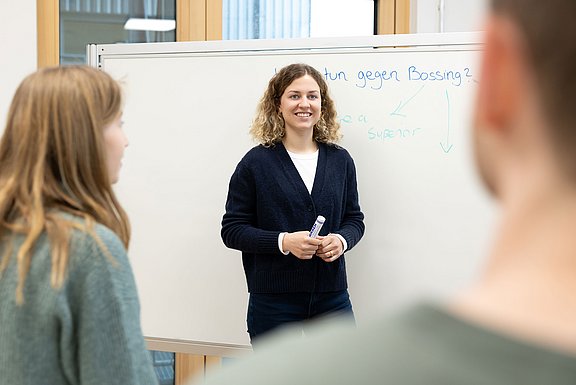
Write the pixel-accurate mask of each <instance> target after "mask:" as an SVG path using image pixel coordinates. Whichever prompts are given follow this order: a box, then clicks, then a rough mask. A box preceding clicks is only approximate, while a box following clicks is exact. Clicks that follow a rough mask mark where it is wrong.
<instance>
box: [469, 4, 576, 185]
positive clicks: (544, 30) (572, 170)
mask: <svg viewBox="0 0 576 385" xmlns="http://www.w3.org/2000/svg"><path fill="white" fill-rule="evenodd" d="M491 3H492V12H491V15H490V17H489V19H488V23H487V26H486V45H485V51H484V55H483V63H482V67H483V69H482V79H481V81H480V90H479V94H478V96H479V97H478V104H477V111H476V115H477V116H476V126H477V129H476V142H475V144H476V146H477V159H478V163H479V166H480V171H481V173H482V175H483V177H484V179H485V181H486V182H487V184H488V186H489V187H490V189H491V190H493V191H494V190H497V189H498V186H496V184H497V182H496V177H495V169H496V168H495V162H496V160H495V159H496V158H498V157H499V156H500V154H499V153H498V151H497V150H498V147H497V146H494V145H493V141H492V140H491V139H490V135H483V134H482V133H483V132H484V133H485V132H486V130H483V128H486V127H491V129H492V132H495V133H496V132H500V133H502V132H506V133H507V134H510V133H511V132H512V131H511V130H510V127H512V126H514V125H516V126H521V125H524V126H532V125H537V124H540V125H541V126H542V127H544V129H543V130H541V132H539V133H538V135H541V137H539V138H537V139H538V140H533V142H534V143H536V142H539V143H540V145H541V147H542V146H550V150H549V153H550V154H552V157H553V158H555V159H554V162H555V167H556V168H558V170H559V171H560V172H562V173H563V174H564V175H565V177H566V178H568V179H570V180H572V181H576V156H574V151H575V150H576V108H575V107H574V106H575V105H576V71H575V70H574V68H576V40H575V39H574V37H575V36H576V23H575V22H574V20H575V18H576V1H574V0H548V1H541V0H491ZM517 131H520V130H517ZM527 131H528V130H525V132H527ZM525 132H523V133H522V135H520V136H524V137H525V136H526V135H525ZM510 136H511V137H513V135H512V134H510ZM520 136H519V137H520ZM493 137H494V136H493ZM500 137H501V138H503V137H504V135H500ZM516 143H519V141H516ZM500 152H505V151H500ZM496 192H497V191H496Z"/></svg>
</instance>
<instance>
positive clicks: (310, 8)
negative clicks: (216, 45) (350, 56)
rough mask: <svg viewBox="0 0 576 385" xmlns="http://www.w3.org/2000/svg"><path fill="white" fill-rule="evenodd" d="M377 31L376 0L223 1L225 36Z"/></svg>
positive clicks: (277, 36)
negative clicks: (375, 21)
mask: <svg viewBox="0 0 576 385" xmlns="http://www.w3.org/2000/svg"><path fill="white" fill-rule="evenodd" d="M372 34H374V1H373V0H223V2H222V38H223V39H224V40H230V39H235V40H236V39H279V38H303V37H323V36H359V35H363V36H366V35H372Z"/></svg>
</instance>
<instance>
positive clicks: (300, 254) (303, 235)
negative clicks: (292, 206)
mask: <svg viewBox="0 0 576 385" xmlns="http://www.w3.org/2000/svg"><path fill="white" fill-rule="evenodd" d="M308 234H309V232H308V231H297V232H295V233H286V235H284V239H283V240H282V250H284V251H289V252H291V253H292V254H294V255H295V256H296V257H297V258H300V259H311V258H312V257H313V256H314V255H315V254H316V251H317V250H318V246H319V245H320V243H321V240H320V239H319V238H310V237H309V236H308Z"/></svg>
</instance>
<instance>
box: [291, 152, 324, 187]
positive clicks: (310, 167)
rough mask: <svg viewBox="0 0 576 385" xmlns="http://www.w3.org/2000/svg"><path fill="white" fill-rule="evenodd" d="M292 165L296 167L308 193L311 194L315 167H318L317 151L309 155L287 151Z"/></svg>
mask: <svg viewBox="0 0 576 385" xmlns="http://www.w3.org/2000/svg"><path fill="white" fill-rule="evenodd" d="M288 155H290V159H292V163H294V166H296V170H298V173H299V174H300V178H302V180H303V181H304V184H305V185H306V188H307V189H308V193H310V194H312V186H313V185H314V177H315V176H316V166H317V165H318V150H316V152H313V153H310V154H296V153H294V152H290V151H288Z"/></svg>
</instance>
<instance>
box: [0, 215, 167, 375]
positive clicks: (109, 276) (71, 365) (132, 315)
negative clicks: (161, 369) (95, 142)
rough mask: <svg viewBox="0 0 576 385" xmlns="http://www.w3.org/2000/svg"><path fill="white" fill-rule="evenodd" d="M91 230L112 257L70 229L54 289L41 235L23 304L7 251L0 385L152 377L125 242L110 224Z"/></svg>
mask: <svg viewBox="0 0 576 385" xmlns="http://www.w3.org/2000/svg"><path fill="white" fill-rule="evenodd" d="M95 231H96V234H97V235H98V237H99V238H100V240H101V241H102V243H103V244H104V245H105V246H106V248H107V249H108V251H109V253H110V255H111V257H112V259H113V260H111V259H110V256H107V255H106V254H105V253H104V252H103V250H102V249H101V247H100V246H99V245H98V244H97V242H96V240H95V239H94V238H93V237H92V236H91V235H88V234H86V233H84V232H81V231H79V230H73V232H72V235H71V242H70V247H71V249H70V259H69V262H68V268H67V277H66V280H65V282H64V285H63V287H62V288H60V289H58V290H56V289H54V288H52V287H51V286H50V271H51V259H50V244H49V241H48V238H47V237H46V235H45V234H44V235H43V236H42V237H41V239H40V240H39V241H38V243H37V244H36V247H35V248H34V254H33V256H32V260H31V266H30V271H29V272H28V274H27V277H26V281H25V287H24V304H22V305H18V304H16V294H15V292H16V286H17V282H18V274H17V265H16V261H15V259H16V258H15V257H14V255H13V257H12V259H11V261H10V263H9V265H8V267H7V270H6V271H4V273H3V274H2V276H1V277H0V384H2V385H16V384H18V385H22V384H30V385H38V384H98V385H102V384H107V385H110V384H124V385H127V384H157V380H156V376H155V374H154V370H153V367H152V363H151V359H150V355H149V354H148V352H147V351H146V348H145V345H144V339H143V337H142V332H141V329H140V315H139V312H140V307H139V301H138V295H137V292H136V285H135V282H134V277H133V275H132V270H131V267H130V265H129V262H128V258H127V255H126V251H125V249H124V246H123V244H122V243H121V241H120V240H119V239H118V237H117V236H116V235H115V234H114V233H113V232H112V231H110V230H109V229H107V228H105V227H103V226H100V225H96V228H95ZM16 243H17V244H16V245H14V246H15V248H17V247H18V246H19V244H20V243H21V240H19V241H17V242H16ZM2 246H3V247H5V246H6V245H2ZM0 248H1V247H0Z"/></svg>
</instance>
